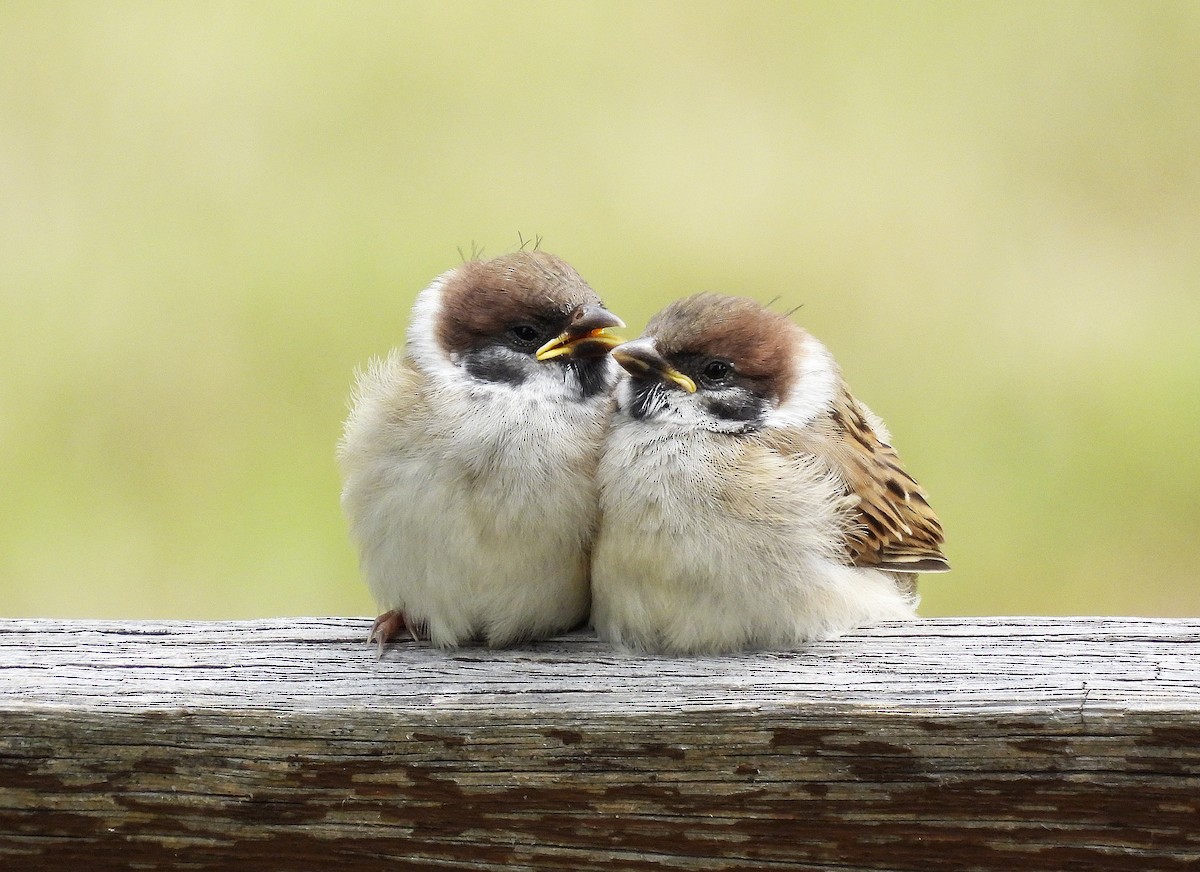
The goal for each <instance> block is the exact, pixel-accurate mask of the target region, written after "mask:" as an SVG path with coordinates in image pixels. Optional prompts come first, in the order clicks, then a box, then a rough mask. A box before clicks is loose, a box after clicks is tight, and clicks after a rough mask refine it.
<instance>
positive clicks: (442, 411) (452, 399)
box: [338, 251, 624, 654]
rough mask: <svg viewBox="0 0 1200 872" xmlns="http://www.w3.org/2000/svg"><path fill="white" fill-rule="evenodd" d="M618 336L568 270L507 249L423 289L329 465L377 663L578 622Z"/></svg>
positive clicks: (363, 383) (357, 397) (519, 638)
mask: <svg viewBox="0 0 1200 872" xmlns="http://www.w3.org/2000/svg"><path fill="white" fill-rule="evenodd" d="M620 326H624V325H622V323H621V321H620V319H619V318H617V317H616V316H615V315H613V314H612V313H611V312H609V311H608V310H607V309H605V308H604V306H603V304H602V303H601V301H600V298H599V297H598V296H597V295H596V293H595V291H593V290H592V289H591V288H590V287H589V286H588V285H587V283H586V282H585V281H584V280H583V279H582V278H581V277H580V276H579V274H578V273H577V272H576V271H575V270H574V269H573V268H572V267H571V266H570V265H568V264H567V263H566V262H565V261H563V260H561V259H560V258H558V257H555V256H554V255H552V254H549V253H546V252H542V251H520V252H517V253H514V254H509V255H503V256H500V257H496V258H493V259H491V260H488V261H470V262H468V263H465V264H463V265H462V266H460V267H458V268H457V269H454V270H451V271H450V272H447V273H445V274H444V275H442V276H441V277H439V278H438V279H437V280H435V281H434V282H433V284H431V285H430V286H429V287H428V288H426V289H425V290H424V291H423V292H422V293H421V294H420V295H419V296H418V298H417V300H416V303H415V305H414V307H413V317H412V321H411V324H410V327H409V330H408V336H407V343H406V346H405V348H404V349H403V351H401V350H395V351H393V352H392V353H391V354H390V355H389V356H388V357H387V358H386V359H384V360H379V361H375V362H373V363H372V364H371V365H370V366H369V367H368V368H367V369H366V370H365V371H364V372H362V373H360V375H359V378H358V383H357V385H356V390H355V394H354V401H353V408H352V411H351V413H350V416H349V418H348V419H347V421H346V425H345V432H344V435H343V437H342V440H341V442H340V444H339V446H338V461H339V465H340V468H341V472H342V477H343V490H342V506H343V509H344V511H345V513H346V515H347V517H348V519H349V522H350V529H351V533H352V536H353V538H354V539H355V541H356V543H357V545H358V550H359V557H360V563H361V566H362V571H363V574H364V575H365V577H366V581H367V584H368V586H369V587H370V590H371V593H372V594H373V595H374V597H375V599H376V600H377V601H378V602H379V604H380V605H381V606H382V608H383V609H385V610H386V611H385V612H384V613H383V614H381V615H380V616H379V617H378V618H377V619H376V621H375V625H374V627H373V628H372V632H371V640H372V641H374V642H377V643H378V645H379V652H380V654H382V652H383V646H384V643H385V642H388V641H391V640H393V639H396V638H399V637H400V636H401V635H402V634H403V632H404V631H407V632H408V633H409V634H410V635H411V636H412V637H413V638H414V639H416V638H420V637H425V636H427V637H428V638H429V640H430V641H431V642H432V643H433V644H434V645H438V646H442V647H452V646H457V645H464V644H471V643H482V644H485V645H488V646H492V647H500V646H506V645H513V644H517V643H519V642H523V641H526V640H531V639H537V638H544V637H547V636H551V635H554V634H556V633H559V632H561V631H564V630H568V629H570V628H572V627H574V626H576V625H578V624H580V623H581V622H583V621H584V620H585V619H586V617H587V613H588V605H589V589H588V560H589V555H590V552H591V544H592V538H593V535H594V533H595V529H596V521H597V511H598V509H597V494H596V486H595V472H596V464H597V462H598V458H599V451H600V444H601V442H602V440H603V434H604V431H605V428H606V426H607V422H608V419H609V415H610V412H611V407H612V397H611V387H612V385H613V382H614V381H615V379H616V374H617V372H618V371H619V368H618V367H617V366H616V365H615V364H614V363H613V361H612V360H611V359H610V357H609V356H608V352H609V350H610V349H611V348H612V347H613V346H614V345H617V344H619V343H620V341H621V340H620V339H618V338H616V337H614V336H612V335H610V334H609V332H608V331H609V329H610V328H613V327H620Z"/></svg>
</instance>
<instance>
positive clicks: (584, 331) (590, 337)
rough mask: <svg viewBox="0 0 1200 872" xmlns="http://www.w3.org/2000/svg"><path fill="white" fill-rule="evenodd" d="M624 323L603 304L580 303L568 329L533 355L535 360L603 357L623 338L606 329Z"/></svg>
mask: <svg viewBox="0 0 1200 872" xmlns="http://www.w3.org/2000/svg"><path fill="white" fill-rule="evenodd" d="M624 326H625V322H624V321H622V320H621V319H620V318H618V317H617V316H616V315H614V314H613V313H612V312H610V311H608V310H607V309H605V308H603V307H602V306H593V305H587V306H580V307H579V308H578V309H576V310H575V313H574V314H573V315H572V316H571V323H570V324H568V325H567V329H566V330H564V331H563V332H562V333H560V334H559V335H558V336H555V337H554V338H553V339H551V340H550V341H549V342H547V343H546V344H545V345H543V346H542V347H541V348H539V349H538V350H537V352H536V353H535V355H534V356H535V357H536V358H537V359H538V360H552V359H553V358H555V357H564V356H565V357H580V358H584V357H603V356H604V355H606V354H608V352H609V351H611V350H612V349H613V348H616V347H617V346H618V345H620V344H621V343H622V342H623V341H624V340H623V339H621V337H620V336H613V335H612V334H611V333H609V332H608V331H609V329H610V328H613V327H624Z"/></svg>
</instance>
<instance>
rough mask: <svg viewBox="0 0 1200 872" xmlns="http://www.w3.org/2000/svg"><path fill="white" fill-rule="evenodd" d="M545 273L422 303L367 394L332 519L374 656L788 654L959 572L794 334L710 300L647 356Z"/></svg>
mask: <svg viewBox="0 0 1200 872" xmlns="http://www.w3.org/2000/svg"><path fill="white" fill-rule="evenodd" d="M622 326H624V325H623V324H622V322H621V320H620V319H619V318H617V317H616V316H615V315H613V314H612V313H611V312H609V311H608V310H607V309H605V308H604V306H603V304H602V303H601V301H600V298H599V297H598V296H597V295H596V293H595V291H593V290H592V289H591V288H590V287H589V286H588V284H587V283H586V282H585V281H584V280H583V279H582V278H581V277H580V275H579V274H578V273H577V272H576V271H575V270H574V269H573V268H572V267H571V266H570V265H569V264H567V263H566V262H565V261H563V260H562V259H560V258H558V257H555V256H554V255H552V254H549V253H547V252H543V251H520V252H517V253H514V254H508V255H504V256H501V257H496V258H493V259H491V260H487V261H471V262H468V263H464V264H463V265H462V266H460V267H458V268H457V269H454V270H452V271H450V272H448V273H446V274H444V275H442V276H441V277H440V278H438V279H437V280H436V281H434V283H433V284H432V285H430V286H429V287H428V288H426V289H425V290H424V291H423V292H422V293H421V294H420V296H419V297H418V298H417V301H416V304H415V306H414V308H413V317H412V323H411V325H410V327H409V331H408V338H407V344H406V346H405V348H404V349H403V350H402V351H401V350H397V351H394V352H392V354H391V355H390V356H389V357H388V358H387V359H386V360H382V361H377V362H375V363H374V364H372V365H371V366H370V367H369V368H368V369H367V370H366V371H365V372H363V373H362V374H360V377H359V381H358V385H357V390H356V393H355V398H354V404H353V410H352V412H351V413H350V416H349V418H348V419H347V421H346V426H345V434H344V436H343V439H342V441H341V444H340V446H339V461H340V464H341V468H342V473H343V479H344V489H343V492H342V505H343V507H344V509H345V512H346V514H347V516H348V518H349V521H350V527H351V532H352V535H353V537H354V539H355V540H356V542H357V544H358V548H359V554H360V560H361V565H362V571H363V573H364V575H365V576H366V579H367V583H368V585H369V587H370V589H371V592H372V594H373V595H374V596H375V598H376V600H377V601H378V602H379V603H380V605H381V606H382V607H383V608H384V609H386V611H385V613H384V614H382V615H380V616H379V618H378V619H377V620H376V622H375V626H374V628H373V631H372V640H373V641H375V642H377V643H378V644H379V646H380V651H381V652H382V648H383V645H384V643H385V642H388V641H391V640H393V639H397V638H401V637H402V636H403V635H404V634H406V633H407V634H409V635H411V636H412V637H413V638H414V639H418V638H428V639H429V640H430V641H431V642H432V643H433V644H435V645H438V646H443V647H452V646H457V645H464V644H485V645H488V646H492V647H501V646H508V645H513V644H518V643H521V642H524V641H528V640H533V639H539V638H546V637H549V636H553V635H555V634H557V633H560V632H562V631H565V630H568V629H571V628H573V627H576V626H578V625H580V624H582V623H583V622H584V621H585V620H586V619H587V618H588V616H589V614H590V616H591V622H592V624H593V626H594V627H595V628H596V631H597V633H598V634H599V635H600V636H601V637H603V638H605V639H607V640H610V641H611V642H613V643H615V644H617V645H620V646H623V647H628V648H633V649H636V650H641V651H651V652H664V653H718V652H729V651H739V650H747V649H786V648H792V647H795V646H797V645H800V644H802V643H804V642H808V641H812V640H816V639H828V638H831V637H833V636H836V635H838V634H840V633H842V632H845V631H846V630H848V629H851V628H854V627H860V626H865V625H868V624H871V623H873V622H876V621H880V620H889V619H904V618H911V617H913V616H914V614H915V606H916V601H917V596H916V584H915V582H916V576H915V573H919V572H940V571H944V570H947V569H949V565H948V563H947V562H946V559H945V557H944V556H943V554H942V541H943V537H942V527H941V524H940V523H939V522H938V519H937V517H936V515H934V513H933V511H932V509H930V507H929V503H928V501H927V499H926V496H925V493H924V491H923V490H922V489H921V487H920V486H919V485H918V484H917V482H916V481H915V480H914V479H913V478H912V477H911V476H909V475H908V474H907V473H906V472H905V471H904V469H903V468H902V467H901V465H900V460H899V458H898V457H897V455H896V452H895V451H894V450H893V449H892V447H891V446H890V445H889V444H888V443H889V436H888V433H887V430H886V429H885V428H884V426H883V422H882V421H880V419H879V418H878V417H876V416H875V415H874V414H873V413H872V412H871V411H870V410H869V409H867V407H866V406H864V405H863V404H862V403H860V402H858V401H857V400H856V399H855V398H854V397H853V396H852V395H851V393H850V391H849V389H848V388H847V386H846V384H845V382H844V381H843V379H842V375H841V373H840V372H839V370H838V367H837V365H836V364H835V363H834V361H833V358H832V357H831V356H830V354H829V352H828V351H826V349H825V347H824V346H823V345H821V343H819V342H818V341H817V340H816V339H814V338H813V337H812V336H810V335H808V333H806V332H805V331H804V330H802V329H801V328H800V327H798V326H796V325H795V324H793V323H792V322H791V321H790V320H789V319H788V318H787V317H786V316H784V315H782V314H779V313H776V312H773V311H770V310H768V309H766V308H765V307H763V306H761V305H759V304H758V303H756V302H754V301H751V300H747V299H741V298H736V297H725V296H719V295H715V294H700V295H697V296H693V297H689V298H687V299H683V300H678V301H676V302H674V303H672V304H671V305H669V306H667V307H666V308H665V309H663V310H662V311H661V312H659V313H658V314H657V315H655V316H654V318H653V319H651V321H650V323H649V324H648V325H647V327H646V331H645V334H644V335H643V336H642V337H641V338H639V339H635V340H633V341H632V342H624V343H622V341H621V340H620V339H619V338H617V337H615V336H613V335H611V333H610V332H609V331H610V330H611V329H613V328H618V327H622Z"/></svg>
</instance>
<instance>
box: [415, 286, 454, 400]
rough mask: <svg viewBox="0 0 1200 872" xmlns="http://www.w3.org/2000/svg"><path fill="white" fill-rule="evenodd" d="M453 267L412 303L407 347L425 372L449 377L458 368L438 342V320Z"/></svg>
mask: <svg viewBox="0 0 1200 872" xmlns="http://www.w3.org/2000/svg"><path fill="white" fill-rule="evenodd" d="M453 274H454V270H450V271H449V272H445V273H442V274H441V275H440V276H438V277H437V278H436V279H434V280H433V284H431V285H430V286H429V287H427V288H426V289H425V290H423V291H421V293H420V294H418V295H417V300H416V302H415V303H413V308H412V320H411V321H410V322H409V325H408V334H407V336H406V342H405V345H406V348H407V349H408V353H409V354H410V355H411V356H412V359H413V360H415V361H416V362H417V363H418V364H419V365H420V367H421V369H423V370H424V371H425V372H427V373H429V374H430V375H434V376H440V377H442V378H450V377H452V376H453V375H454V373H455V371H456V370H457V369H458V367H457V366H455V364H454V361H452V360H451V359H450V356H449V355H447V354H446V352H445V351H443V350H442V348H441V346H440V345H439V344H438V338H437V322H438V318H439V316H440V314H441V311H442V296H443V294H442V290H443V289H444V288H445V286H446V282H447V281H448V280H449V278H450V276H452V275H453Z"/></svg>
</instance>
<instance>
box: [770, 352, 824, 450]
mask: <svg viewBox="0 0 1200 872" xmlns="http://www.w3.org/2000/svg"><path fill="white" fill-rule="evenodd" d="M800 349H801V354H800V367H799V371H798V372H797V373H796V378H795V380H794V381H793V383H792V389H791V390H790V391H789V392H788V395H787V396H786V397H784V398H783V402H782V403H780V404H779V406H778V407H777V408H774V409H772V410H771V411H770V412H768V413H767V417H766V422H765V423H766V425H767V426H768V427H803V426H804V425H806V424H809V423H811V422H812V421H813V420H815V419H816V417H817V416H818V415H820V414H821V413H823V412H825V411H826V410H828V409H829V407H830V405H831V404H832V403H833V394H834V390H835V389H836V388H837V383H838V369H837V364H835V363H834V362H833V356H832V355H831V354H830V353H829V351H828V350H826V348H825V346H824V345H822V344H821V343H820V342H818V341H817V340H816V339H814V338H813V337H811V336H806V337H805V338H804V341H803V342H802V343H801V345H800Z"/></svg>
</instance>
